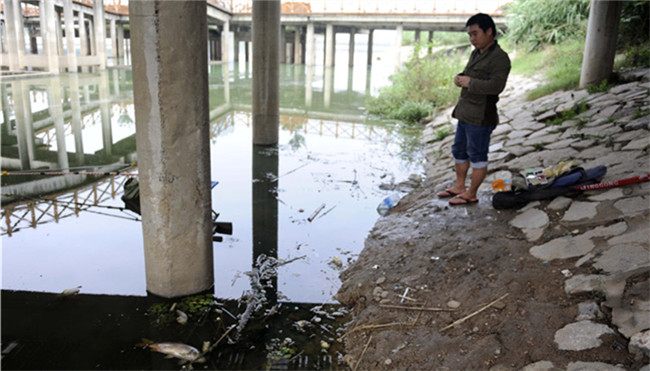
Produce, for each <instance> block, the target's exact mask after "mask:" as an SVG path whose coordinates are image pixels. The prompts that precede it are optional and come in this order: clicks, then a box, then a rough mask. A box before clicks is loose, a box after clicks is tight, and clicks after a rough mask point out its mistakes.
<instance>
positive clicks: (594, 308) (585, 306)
mask: <svg viewBox="0 0 650 371" xmlns="http://www.w3.org/2000/svg"><path fill="white" fill-rule="evenodd" d="M578 312H579V313H580V314H578V316H577V317H576V321H586V320H595V319H598V318H599V317H601V316H602V315H603V313H602V312H601V311H600V308H599V307H598V304H596V303H595V302H593V301H588V302H584V303H580V304H578Z"/></svg>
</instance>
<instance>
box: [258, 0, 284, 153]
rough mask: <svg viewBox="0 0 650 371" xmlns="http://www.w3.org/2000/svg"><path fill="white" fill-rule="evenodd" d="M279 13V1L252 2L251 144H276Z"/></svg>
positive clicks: (278, 97)
mask: <svg viewBox="0 0 650 371" xmlns="http://www.w3.org/2000/svg"><path fill="white" fill-rule="evenodd" d="M280 10H281V5H280V0H270V1H253V26H252V31H253V35H252V38H253V145H276V144H277V143H278V137H279V132H278V130H279V124H280V55H279V53H280Z"/></svg>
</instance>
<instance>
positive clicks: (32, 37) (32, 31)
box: [29, 27, 38, 54]
mask: <svg viewBox="0 0 650 371" xmlns="http://www.w3.org/2000/svg"><path fill="white" fill-rule="evenodd" d="M29 53H30V54H38V43H37V42H36V27H30V28H29Z"/></svg>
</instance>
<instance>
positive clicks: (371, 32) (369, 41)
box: [368, 29, 375, 66]
mask: <svg viewBox="0 0 650 371" xmlns="http://www.w3.org/2000/svg"><path fill="white" fill-rule="evenodd" d="M374 32H375V30H373V29H370V30H368V66H372V36H373V34H374Z"/></svg>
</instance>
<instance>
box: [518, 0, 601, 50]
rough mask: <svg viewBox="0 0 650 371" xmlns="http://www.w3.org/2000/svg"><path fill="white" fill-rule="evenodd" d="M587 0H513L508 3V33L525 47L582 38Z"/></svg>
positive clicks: (585, 23) (584, 30)
mask: <svg viewBox="0 0 650 371" xmlns="http://www.w3.org/2000/svg"><path fill="white" fill-rule="evenodd" d="M588 17H589V0H573V1H565V0H544V1H540V0H516V1H514V2H513V3H512V4H510V5H509V6H508V9H507V19H508V33H507V35H506V37H507V38H508V39H509V40H510V41H512V42H514V43H515V44H519V45H525V46H527V47H528V50H529V51H532V50H537V49H539V48H541V47H542V46H543V45H546V44H559V43H562V42H563V41H565V40H569V39H582V40H584V37H585V35H586V31H587V19H588Z"/></svg>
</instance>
